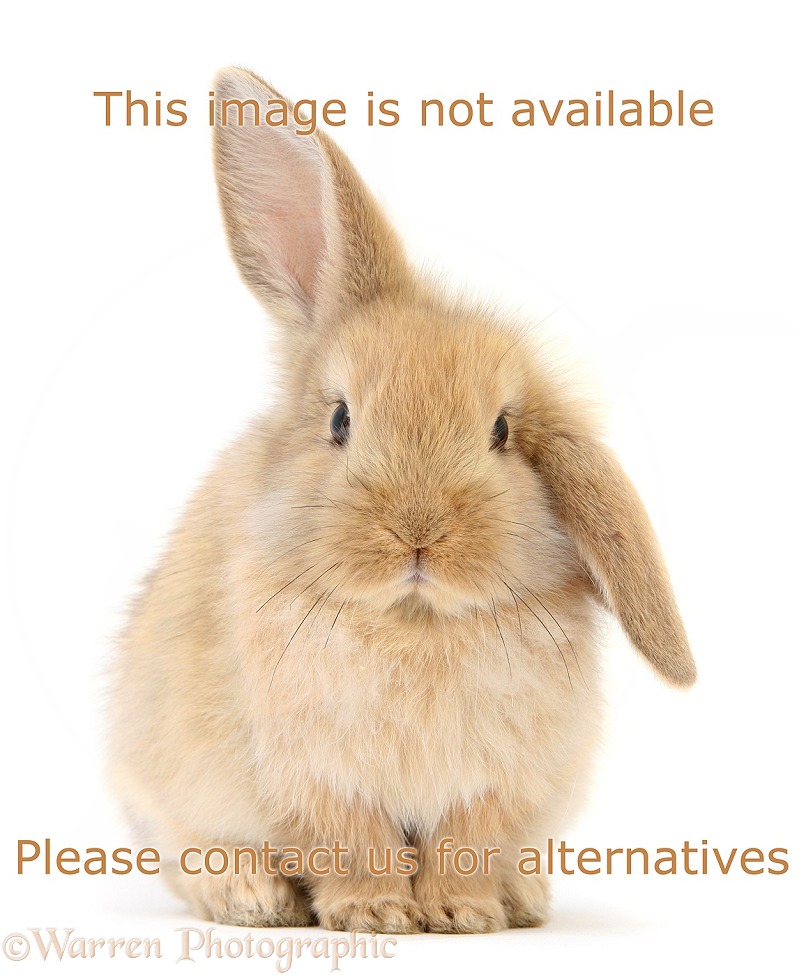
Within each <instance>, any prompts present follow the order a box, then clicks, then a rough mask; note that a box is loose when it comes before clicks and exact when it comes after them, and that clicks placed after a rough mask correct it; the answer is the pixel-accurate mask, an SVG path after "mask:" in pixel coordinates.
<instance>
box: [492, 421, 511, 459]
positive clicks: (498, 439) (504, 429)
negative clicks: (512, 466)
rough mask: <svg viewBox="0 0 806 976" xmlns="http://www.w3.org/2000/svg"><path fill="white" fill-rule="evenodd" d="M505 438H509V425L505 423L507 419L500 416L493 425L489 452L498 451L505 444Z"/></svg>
mask: <svg viewBox="0 0 806 976" xmlns="http://www.w3.org/2000/svg"><path fill="white" fill-rule="evenodd" d="M507 437H509V424H508V423H507V418H506V417H504V416H503V415H501V416H500V417H499V418H498V420H496V422H495V423H494V424H493V433H492V440H491V443H490V450H491V451H494V450H496V449H498V450H500V449H501V448H502V447H503V446H504V444H506V442H507Z"/></svg>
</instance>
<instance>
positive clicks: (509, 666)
mask: <svg viewBox="0 0 806 976" xmlns="http://www.w3.org/2000/svg"><path fill="white" fill-rule="evenodd" d="M490 605H491V606H492V611H493V620H494V621H495V626H496V629H497V630H498V636H499V637H500V638H501V643H502V644H503V645H504V653H505V654H506V656H507V666H508V668H509V676H510V678H511V677H512V662H511V661H510V659H509V651H508V649H507V642H506V641H505V640H504V635H503V633H502V631H501V627H500V625H499V623H498V614H497V613H496V612H495V600H494V599H493V598H492V597H490Z"/></svg>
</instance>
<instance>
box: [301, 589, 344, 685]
mask: <svg viewBox="0 0 806 976" xmlns="http://www.w3.org/2000/svg"><path fill="white" fill-rule="evenodd" d="M343 582H344V581H343V580H339V582H338V583H336V585H335V586H334V587H333V589H332V590H331V591H330V592H329V593H328V594H327V596H326V597H325V598H324V600H323V601H322V603H321V604H320V605H319V609H318V610H317V611H316V614H315V615H314V618H313V620H312V621H311V627H310V629H311V631H313V628H314V627H315V626H316V621H317V620H318V619H319V615H320V614H321V613H322V610H323V608H324V607H325V606H326V605H327V601H328V600H329V599H330V598H331V597H332V596H333V594H334V593H335V592H336V590H337V589H338V588H339V587H340V586H341V584H342V583H343ZM326 646H327V642H326V643H325V644H324V645H323V646H322V647H320V648H319V650H318V651H317V652H316V654H314V656H313V659H312V660H311V663H310V666H309V668H308V670H307V671H306V672H305V677H304V678H303V679H302V681H303V684H304V683H305V681H307V680H308V676H309V675H310V673H311V671H313V666H314V664H316V662H317V660H318V659H319V655H320V654H321V653H322V651H324V649H325V647H326Z"/></svg>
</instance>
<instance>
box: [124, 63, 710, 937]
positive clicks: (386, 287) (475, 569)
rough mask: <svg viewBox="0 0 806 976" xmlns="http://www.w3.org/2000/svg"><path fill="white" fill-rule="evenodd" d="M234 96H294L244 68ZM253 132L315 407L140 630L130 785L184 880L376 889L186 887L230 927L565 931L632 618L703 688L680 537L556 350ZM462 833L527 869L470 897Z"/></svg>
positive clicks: (203, 518) (246, 243)
mask: <svg viewBox="0 0 806 976" xmlns="http://www.w3.org/2000/svg"><path fill="white" fill-rule="evenodd" d="M216 91H217V93H218V94H219V96H223V97H225V98H238V99H241V100H244V99H255V100H256V102H257V103H258V105H265V103H266V100H267V99H269V98H274V97H278V96H277V93H276V92H274V91H272V90H271V89H270V88H269V87H268V86H267V85H266V84H265V83H264V82H263V81H261V80H260V79H259V78H257V77H256V76H254V75H252V74H250V73H248V72H244V71H239V70H234V69H230V70H227V71H225V72H222V74H221V75H220V76H219V77H218V79H217V82H216ZM250 113H251V109H250V108H247V110H246V115H245V121H246V123H247V124H244V125H235V124H226V125H225V124H223V122H222V119H221V118H219V120H218V125H217V126H216V129H215V148H216V168H217V177H218V183H219V189H220V195H221V203H222V210H223V214H224V219H225V223H226V226H227V230H228V234H229V238H230V243H231V246H232V251H233V255H234V258H235V260H236V262H237V264H238V266H239V268H240V270H241V273H242V275H243V277H244V279H245V281H246V282H247V284H248V285H249V286H250V287H251V288H252V290H253V291H254V293H255V294H256V295H257V297H258V298H259V299H260V300H261V301H262V302H263V304H264V306H265V307H266V308H267V310H268V311H269V312H270V313H271V315H272V316H273V318H274V319H275V320H276V321H277V322H278V323H279V324H280V325H281V326H282V327H283V337H284V347H283V348H284V355H285V363H284V376H285V384H284V389H283V392H282V395H281V397H280V398H279V399H278V402H277V403H276V405H275V406H274V408H273V409H272V410H271V411H270V413H269V414H268V415H267V416H265V417H263V418H261V419H260V420H258V421H257V422H256V423H255V424H254V425H253V427H252V428H251V429H250V430H249V431H248V432H247V433H246V434H245V435H244V436H243V437H241V438H240V440H239V441H238V442H237V443H235V444H234V445H233V446H232V447H230V448H229V450H227V451H226V452H225V453H224V454H223V455H222V456H221V458H220V459H219V461H218V463H217V465H216V466H215V468H214V470H213V471H212V473H211V474H210V475H209V477H208V478H207V480H206V482H205V483H204V485H203V486H202V488H201V490H200V491H199V492H198V493H197V494H196V496H195V498H193V500H192V501H191V503H190V505H189V506H188V509H187V511H186V512H185V514H184V516H183V518H182V520H181V522H180V524H179V526H178V527H177V529H176V530H175V532H174V533H173V536H172V538H171V539H170V542H169V545H168V547H167V549H166V552H165V554H164V556H163V558H162V559H161V561H160V563H159V565H158V567H157V568H156V570H155V571H154V573H153V574H152V575H151V577H150V578H149V580H148V581H147V584H146V586H145V587H144V590H143V593H142V595H141V597H140V599H139V602H138V604H137V606H136V608H135V609H134V612H133V614H132V617H131V620H130V623H129V626H128V629H127V630H126V633H125V634H124V635H123V638H122V641H121V646H120V649H119V653H118V656H117V660H116V680H115V687H114V691H113V699H112V709H111V714H112V745H111V751H110V755H111V756H112V757H113V759H112V763H111V770H112V775H113V778H114V782H115V785H116V788H117V790H118V792H119V794H120V796H121V797H122V799H123V801H124V802H125V804H126V806H127V808H128V809H129V811H130V813H131V816H132V818H133V820H134V821H136V822H137V824H138V825H139V826H140V827H141V829H142V831H143V834H144V836H145V837H147V838H148V840H149V841H150V842H152V843H154V844H155V845H156V846H157V847H158V848H159V849H160V850H161V852H162V853H163V857H164V858H165V859H169V860H170V859H172V858H174V859H175V857H176V855H177V853H178V852H179V851H180V850H181V849H183V848H186V847H188V846H199V847H201V848H202V849H205V848H209V847H211V846H222V847H224V848H227V849H232V848H235V847H249V846H251V847H260V845H261V844H262V843H263V841H264V840H270V842H271V844H272V845H273V846H276V847H282V846H285V845H292V846H297V847H300V848H302V849H305V850H310V849H311V848H313V847H319V846H330V845H332V844H334V843H335V842H340V843H341V844H342V845H343V846H346V847H347V848H349V850H350V852H351V856H350V864H349V866H350V870H349V873H348V874H347V876H341V875H338V874H336V873H335V872H331V873H329V874H326V875H324V876H315V875H305V876H304V877H302V878H300V879H293V880H289V879H286V878H283V877H279V876H271V875H269V874H265V873H259V874H257V875H252V874H249V873H246V874H240V875H235V874H233V873H231V872H230V873H227V874H224V875H221V876H217V877H216V876H208V875H202V876H198V877H191V876H187V875H184V874H182V872H180V871H178V870H176V869H174V871H173V881H174V884H175V886H176V887H177V889H178V890H179V891H180V892H181V893H182V894H183V895H184V896H185V897H186V898H188V899H189V900H190V901H191V903H192V904H193V905H194V906H195V909H196V910H197V911H198V912H199V913H200V914H202V915H204V916H205V917H208V918H212V919H215V920H217V921H221V922H232V923H236V924H245V925H296V924H307V923H309V922H311V921H312V920H318V922H319V923H320V924H321V925H323V926H325V927H328V928H335V929H346V930H353V929H355V930H373V931H382V932H411V931H419V930H423V929H425V930H429V931H437V932H482V931H492V930H496V929H499V928H501V927H504V926H507V925H515V926H528V925H535V924H538V923H540V922H541V921H542V920H543V919H544V918H545V917H546V912H547V904H548V897H547V887H546V882H545V879H543V878H539V877H537V878H535V877H524V876H522V875H521V874H519V873H518V871H517V856H518V852H519V850H520V848H521V847H524V846H530V847H535V846H536V847H539V846H541V845H542V844H544V843H545V841H546V838H547V837H548V836H550V835H551V834H552V833H556V831H557V830H558V829H559V828H560V826H561V824H562V823H563V818H565V817H566V816H567V815H568V814H569V813H570V812H571V808H572V807H573V806H574V805H575V804H576V803H577V802H578V801H579V799H580V798H581V797H582V796H583V795H584V784H585V780H586V776H587V772H588V769H589V767H590V760H591V755H592V752H593V749H594V745H595V742H596V735H597V729H598V723H599V691H598V677H597V643H598V634H597V631H598V627H599V622H600V620H601V615H602V605H604V606H605V607H607V608H608V609H609V610H611V611H612V612H613V613H615V614H616V615H617V617H618V618H619V620H620V621H621V623H622V625H623V626H624V628H625V631H626V633H627V634H628V636H629V637H630V639H631V641H632V642H633V644H634V645H635V647H636V648H637V649H638V650H639V651H640V652H641V653H642V654H643V655H644V656H645V657H646V658H647V659H648V660H649V661H650V662H651V664H652V665H653V666H654V668H655V669H656V670H657V671H658V673H659V674H660V675H661V676H662V677H664V678H665V679H666V680H667V681H669V682H670V683H672V684H677V685H687V684H690V683H691V682H692V681H693V680H694V675H695V672H694V665H693V662H692V660H691V656H690V654H689V651H688V648H687V645H686V639H685V635H684V632H683V628H682V625H681V623H680V620H679V618H678V614H677V610H676V608H675V604H674V599H673V596H672V593H671V589H670V586H669V582H668V579H667V575H666V571H665V568H664V566H663V563H662V560H661V557H660V554H659V551H658V547H657V544H656V542H655V539H654V535H653V533H652V530H651V527H650V525H649V522H648V519H647V516H646V514H645V512H644V510H643V508H642V506H641V503H640V501H639V500H638V498H637V497H636V494H635V491H634V489H633V488H632V487H631V485H630V484H629V482H628V480H627V479H626V477H625V476H624V474H623V473H622V472H621V470H620V469H619V467H618V465H617V463H616V462H615V460H614V459H613V458H612V457H611V456H610V454H609V453H608V452H607V450H606V449H605V448H604V447H603V445H602V444H601V442H600V439H599V434H598V431H597V428H596V424H595V422H594V421H593V419H592V415H591V412H590V410H589V409H588V407H587V405H586V404H584V403H583V402H581V401H580V400H578V399H577V398H575V396H573V395H572V394H571V393H570V392H569V391H568V390H567V389H566V387H565V384H564V383H563V382H562V380H561V379H558V378H557V377H556V376H555V374H554V372H553V371H552V367H551V363H550V362H548V361H547V360H546V355H545V352H544V351H543V350H541V348H540V347H539V346H537V345H536V344H535V343H534V341H533V340H532V339H530V338H529V337H528V336H527V335H526V334H525V333H523V332H520V331H518V330H515V329H513V328H512V327H511V326H510V325H508V324H507V323H506V322H502V321H497V320H496V319H495V318H494V317H492V316H490V315H489V314H486V313H483V312H481V311H478V310H474V309H473V308H469V307H463V306H461V305H460V304H457V303H455V302H452V301H448V300H446V299H445V298H443V297H441V296H440V295H439V294H437V293H435V292H434V291H433V290H431V289H430V288H429V287H428V286H427V285H426V284H425V283H423V282H422V281H421V280H420V279H419V278H418V277H417V276H416V275H415V274H414V273H413V272H412V271H411V269H410V268H409V266H408V264H407V262H406V259H405V257H404V255H403V252H402V250H401V247H400V245H399V243H398V241H397V239H396V237H395V236H394V234H393V232H392V230H391V229H390V227H389V225H388V224H387V222H386V220H385V218H384V217H383V215H382V214H381V212H380V211H379V209H378V208H377V206H376V204H375V203H374V201H373V200H372V198H371V197H370V195H369V194H368V192H367V190H366V189H365V188H364V186H363V184H362V183H361V181H360V179H359V177H358V176H357V174H356V173H355V171H354V170H353V168H352V166H351V165H350V163H349V162H348V160H347V159H346V157H345V156H344V155H343V153H342V152H341V151H340V150H339V149H338V148H337V147H336V146H335V145H334V144H333V143H332V142H331V141H330V140H329V139H328V138H327V137H326V136H324V135H322V134H319V133H317V134H316V135H314V136H304V137H303V136H297V135H295V134H294V133H293V131H292V130H291V129H288V128H285V129H284V128H273V127H269V126H266V125H257V126H256V125H252V124H250V123H251V121H252V115H251V114H250ZM339 403H344V404H346V405H347V406H348V408H349V411H350V417H351V424H350V430H349V437H348V439H347V441H346V443H344V444H341V445H339V444H337V443H334V441H333V438H332V437H331V434H330V417H331V415H332V413H333V411H334V409H335V408H336V407H337V406H338V404H339ZM502 414H503V415H505V417H506V419H507V423H508V426H509V439H508V441H507V443H506V445H505V446H504V447H503V449H500V450H499V449H491V432H492V430H493V427H494V424H495V422H496V418H497V417H499V415H502ZM446 836H450V837H453V838H454V839H455V845H456V846H457V847H458V846H467V847H473V848H476V849H480V848H482V847H484V846H487V847H497V848H500V849H501V854H500V855H498V856H496V857H495V858H494V859H493V861H492V870H491V871H490V872H489V873H488V874H483V873H480V872H479V873H476V874H475V875H471V876H467V877H463V876H461V875H460V874H458V873H456V872H455V871H452V870H450V869H449V870H448V871H447V873H444V874H440V872H439V871H438V866H437V863H436V855H435V851H434V847H435V845H436V843H437V841H439V840H440V839H441V838H442V837H446ZM407 844H411V845H413V846H415V847H416V848H417V851H418V856H417V861H418V868H417V872H416V874H415V875H414V877H413V878H410V877H405V876H398V875H391V876H380V877H376V876H372V875H371V874H370V873H369V871H368V868H367V852H368V850H369V849H370V848H375V849H380V850H383V849H384V848H392V849H396V848H399V847H402V846H406V845H407Z"/></svg>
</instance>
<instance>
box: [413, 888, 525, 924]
mask: <svg viewBox="0 0 806 976" xmlns="http://www.w3.org/2000/svg"><path fill="white" fill-rule="evenodd" d="M419 904H420V909H421V910H422V912H423V915H424V916H425V919H426V926H427V929H428V931H429V932H443V933H459V932H464V933H470V932H472V933H478V932H498V931H499V930H500V929H505V928H506V927H507V916H506V913H505V911H504V909H503V906H502V905H501V903H500V902H499V901H498V899H497V898H493V897H488V898H463V897H462V895H460V894H452V893H450V892H439V891H437V892H434V893H433V894H431V895H429V896H428V897H427V898H421V899H420V903H419Z"/></svg>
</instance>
